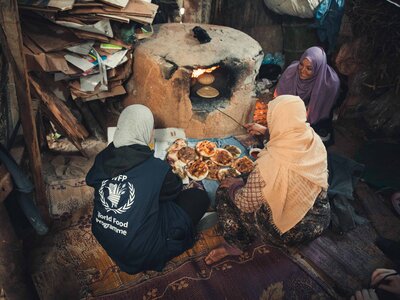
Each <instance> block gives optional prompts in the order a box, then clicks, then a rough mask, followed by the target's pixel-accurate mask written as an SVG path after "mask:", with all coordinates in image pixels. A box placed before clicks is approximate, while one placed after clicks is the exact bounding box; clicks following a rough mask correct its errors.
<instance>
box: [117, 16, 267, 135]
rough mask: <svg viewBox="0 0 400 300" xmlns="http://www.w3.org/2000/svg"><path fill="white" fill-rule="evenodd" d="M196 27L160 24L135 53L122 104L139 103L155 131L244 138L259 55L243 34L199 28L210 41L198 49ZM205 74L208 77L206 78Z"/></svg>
mask: <svg viewBox="0 0 400 300" xmlns="http://www.w3.org/2000/svg"><path fill="white" fill-rule="evenodd" d="M197 25H198V24H187V23H186V24H176V23H170V24H162V25H158V26H155V28H154V34H153V36H152V37H151V38H150V39H148V40H146V41H144V42H142V43H141V44H140V45H139V46H138V47H137V48H136V49H135V52H134V66H133V69H134V75H133V77H132V79H131V80H130V82H129V83H128V87H127V88H128V91H129V93H128V95H129V96H127V97H126V98H125V100H124V104H125V105H128V104H134V103H140V104H144V105H146V106H148V107H149V108H150V109H151V110H152V111H153V113H154V117H155V123H156V124H155V125H156V128H163V127H179V128H184V129H185V132H186V135H187V136H188V137H193V138H208V137H224V136H228V135H233V134H239V133H243V132H244V131H243V128H242V127H241V126H240V125H238V124H237V123H235V122H234V121H233V120H231V119H230V118H228V117H227V116H226V115H225V114H228V115H229V116H231V117H232V118H234V119H235V120H237V121H238V122H239V123H242V124H243V123H246V122H248V121H249V118H250V115H251V114H252V109H253V108H254V102H255V99H254V98H253V97H252V93H253V89H254V80H255V77H256V75H257V73H258V70H259V67H260V64H261V61H262V58H263V54H262V49H261V46H260V45H259V44H258V43H257V42H256V41H255V40H254V39H252V38H251V37H249V36H248V35H246V34H245V33H243V32H241V31H238V30H235V29H232V28H228V27H222V26H216V25H206V24H201V25H200V26H201V27H202V28H204V29H205V30H206V31H207V33H208V35H209V36H210V37H211V41H210V42H208V43H204V44H201V43H200V42H199V41H198V40H197V39H196V38H195V37H194V36H193V31H192V29H193V28H194V27H195V26H197ZM205 74H207V75H205Z"/></svg>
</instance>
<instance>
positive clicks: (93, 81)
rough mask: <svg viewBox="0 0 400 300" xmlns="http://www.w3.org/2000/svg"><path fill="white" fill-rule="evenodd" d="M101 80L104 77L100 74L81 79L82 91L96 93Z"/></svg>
mask: <svg viewBox="0 0 400 300" xmlns="http://www.w3.org/2000/svg"><path fill="white" fill-rule="evenodd" d="M101 78H102V75H101V74H100V73H99V74H94V75H89V76H84V77H81V78H79V80H80V83H81V88H80V90H81V91H82V92H94V89H95V88H96V86H97V85H98V84H99V83H100V81H101Z"/></svg>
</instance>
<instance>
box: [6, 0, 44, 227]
mask: <svg viewBox="0 0 400 300" xmlns="http://www.w3.org/2000/svg"><path fill="white" fill-rule="evenodd" d="M0 7H1V9H0V23H1V28H0V42H1V46H2V49H3V53H4V55H5V56H6V58H7V60H8V62H9V63H10V64H11V67H12V68H13V73H14V76H15V84H16V86H17V89H16V92H17V100H18V108H19V115H20V116H21V118H20V119H21V124H22V129H23V132H24V139H25V144H26V146H27V150H28V156H29V162H30V168H31V172H32V177H33V181H34V185H35V197H36V203H37V205H38V208H39V211H40V213H41V214H42V216H43V219H44V220H45V221H49V209H48V203H47V199H46V189H45V185H44V180H43V175H42V174H43V172H42V159H41V155H40V149H39V144H38V141H37V134H36V123H35V118H34V116H33V110H32V99H31V96H30V90H29V84H28V75H27V73H26V63H25V56H24V53H23V50H22V35H21V27H20V22H19V13H18V5H17V1H16V0H1V1H0Z"/></svg>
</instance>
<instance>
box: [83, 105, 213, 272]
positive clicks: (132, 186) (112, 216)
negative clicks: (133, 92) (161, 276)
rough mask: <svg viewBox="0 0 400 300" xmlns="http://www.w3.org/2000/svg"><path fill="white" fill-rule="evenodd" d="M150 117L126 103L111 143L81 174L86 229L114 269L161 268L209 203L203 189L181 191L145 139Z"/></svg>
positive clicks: (188, 243) (185, 244)
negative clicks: (87, 194) (89, 208)
mask: <svg viewBox="0 0 400 300" xmlns="http://www.w3.org/2000/svg"><path fill="white" fill-rule="evenodd" d="M153 126H154V118H153V114H152V113H151V111H150V110H149V109H148V108H147V107H146V106H143V105H138V104H135V105H130V106H128V107H126V108H125V109H124V110H123V111H122V113H121V115H120V117H119V119H118V125H117V129H116V132H115V134H114V140H113V143H111V144H110V145H109V146H108V147H107V148H106V149H104V150H103V151H101V152H100V153H99V154H98V155H97V156H96V159H95V162H94V165H93V167H92V168H91V169H90V171H89V173H88V174H87V176H86V182H87V184H88V185H89V186H92V187H94V189H95V194H94V195H95V197H94V208H93V217H92V232H93V234H94V236H95V237H96V239H97V240H98V241H99V243H100V244H101V245H102V246H103V248H104V249H105V250H106V252H107V253H108V255H109V256H110V257H111V258H112V259H113V260H114V261H115V262H116V264H117V265H118V266H119V267H120V269H121V270H122V271H124V272H127V273H129V274H134V273H138V272H140V271H144V270H156V271H161V270H162V268H163V267H164V265H165V263H166V262H167V261H168V260H170V259H171V258H173V257H175V256H177V255H179V254H181V253H182V252H183V251H185V250H187V249H188V248H191V247H192V246H193V244H194V236H195V227H196V225H197V223H198V222H199V220H200V219H201V217H202V216H203V215H204V213H205V212H206V211H207V209H208V206H209V199H208V196H207V193H206V192H205V191H203V190H199V189H187V190H184V191H182V181H181V179H180V178H179V177H178V176H176V175H175V174H174V173H172V171H171V168H170V166H169V165H168V164H167V163H166V162H165V161H162V160H160V159H158V158H155V157H154V155H153V151H151V150H150V148H149V147H148V144H149V143H150V141H151V138H152V134H153Z"/></svg>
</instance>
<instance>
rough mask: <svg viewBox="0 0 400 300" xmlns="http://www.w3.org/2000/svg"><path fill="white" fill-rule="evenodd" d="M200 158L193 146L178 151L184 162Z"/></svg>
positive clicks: (179, 157) (180, 158)
mask: <svg viewBox="0 0 400 300" xmlns="http://www.w3.org/2000/svg"><path fill="white" fill-rule="evenodd" d="M197 158H198V156H197V154H196V151H195V150H194V149H193V148H191V147H183V148H182V149H181V150H179V151H178V159H179V160H180V161H182V162H183V163H185V164H187V163H188V162H190V161H193V160H196V159H197Z"/></svg>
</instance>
